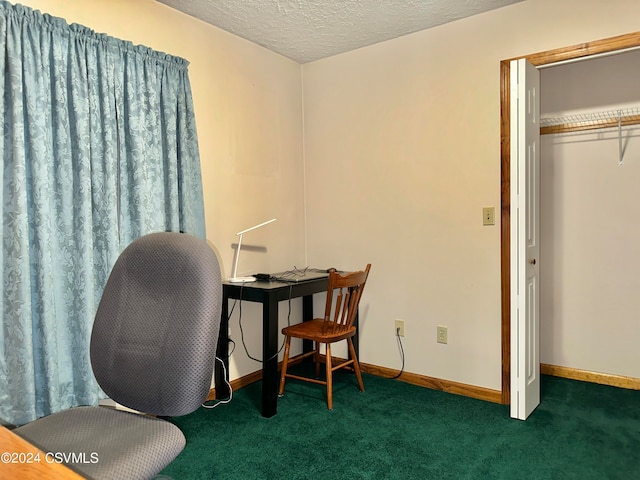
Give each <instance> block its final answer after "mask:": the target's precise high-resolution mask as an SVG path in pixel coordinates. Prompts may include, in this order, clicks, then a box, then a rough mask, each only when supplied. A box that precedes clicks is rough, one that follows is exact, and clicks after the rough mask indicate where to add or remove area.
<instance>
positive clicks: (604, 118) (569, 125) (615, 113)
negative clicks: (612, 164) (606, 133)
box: [540, 107, 640, 165]
mask: <svg viewBox="0 0 640 480" xmlns="http://www.w3.org/2000/svg"><path fill="white" fill-rule="evenodd" d="M638 124H640V107H630V108H624V109H619V110H607V111H602V112H589V113H580V114H574V115H565V116H561V117H547V118H542V117H541V118H540V134H541V135H545V134H552V133H569V132H580V131H584V130H598V129H603V128H617V129H618V165H622V164H623V156H624V148H623V145H622V127H628V126H632V125H638Z"/></svg>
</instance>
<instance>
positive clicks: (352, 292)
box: [324, 264, 371, 333]
mask: <svg viewBox="0 0 640 480" xmlns="http://www.w3.org/2000/svg"><path fill="white" fill-rule="evenodd" d="M370 269H371V264H368V265H367V267H366V268H365V269H364V270H362V271H358V272H351V273H346V274H344V275H341V274H339V273H338V272H337V271H335V270H332V271H331V272H330V273H329V286H328V289H327V304H326V306H325V315H324V319H325V320H330V321H331V328H332V330H333V333H337V332H340V331H344V330H348V329H349V328H351V327H352V326H353V322H354V321H355V318H356V313H357V312H358V304H359V303H360V298H361V297H362V292H363V290H364V286H365V283H366V282H367V277H368V276H369V270H370Z"/></svg>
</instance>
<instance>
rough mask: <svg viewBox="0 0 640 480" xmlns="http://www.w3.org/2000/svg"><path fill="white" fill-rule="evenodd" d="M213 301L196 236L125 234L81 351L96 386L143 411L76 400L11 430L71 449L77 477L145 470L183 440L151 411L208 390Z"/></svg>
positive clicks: (48, 446) (217, 298)
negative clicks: (86, 353) (130, 238)
mask: <svg viewBox="0 0 640 480" xmlns="http://www.w3.org/2000/svg"><path fill="white" fill-rule="evenodd" d="M221 303H222V282H221V278H220V268H219V264H218V260H217V258H216V255H215V254H214V252H213V251H212V250H211V248H210V247H209V246H208V245H207V244H206V243H205V242H203V241H201V240H199V239H197V238H195V237H192V236H189V235H185V234H181V233H168V232H163V233H152V234H150V235H146V236H143V237H141V238H139V239H137V240H135V241H134V242H133V243H131V244H130V245H129V246H128V247H127V248H126V249H125V250H124V251H123V252H122V254H121V255H120V257H119V258H118V260H117V261H116V264H115V265H114V267H113V270H112V272H111V275H110V276H109V279H108V281H107V284H106V286H105V289H104V292H103V294H102V299H101V300H100V304H99V306H98V310H97V313H96V317H95V321H94V325H93V330H92V334H91V344H90V357H91V366H92V368H93V372H94V374H95V377H96V379H97V381H98V383H99V384H100V386H101V387H102V389H103V390H104V392H105V393H106V394H107V395H109V397H111V398H112V399H113V400H115V401H116V402H118V403H120V404H121V405H124V406H126V407H129V408H131V409H134V410H137V411H139V412H144V413H146V414H148V415H140V414H135V413H129V412H125V411H122V410H115V409H112V408H107V407H77V408H73V409H70V410H66V411H63V412H59V413H55V414H53V415H50V416H47V417H43V418H40V419H38V420H36V421H34V422H31V423H29V424H27V425H24V426H22V427H19V428H17V429H15V430H14V431H15V432H16V433H17V434H18V435H20V436H21V437H24V438H26V439H27V440H29V441H30V442H31V443H33V444H34V445H36V446H37V447H39V448H40V449H41V450H43V451H44V452H67V453H69V454H71V455H75V461H72V462H71V463H68V465H69V466H70V468H72V469H74V470H76V471H77V472H78V473H80V474H81V475H83V476H88V477H91V478H96V479H117V480H124V479H126V480H133V479H148V478H153V477H154V476H155V475H156V474H158V473H159V472H160V471H161V470H162V469H163V468H165V467H166V466H167V465H168V464H169V463H170V462H171V461H172V460H173V459H174V458H175V457H176V456H177V455H178V454H179V453H180V452H181V451H182V449H183V448H184V446H185V443H186V442H185V437H184V435H183V434H182V432H181V431H180V430H179V429H178V427H176V426H175V425H173V424H172V423H170V422H168V421H166V420H164V419H161V418H157V417H174V416H180V415H185V414H188V413H191V412H193V411H194V410H196V409H197V408H198V407H199V406H200V405H201V404H202V402H203V401H205V399H206V397H207V395H208V393H209V389H210V387H211V378H212V375H213V363H214V360H215V351H216V345H217V342H218V331H219V328H220V308H221ZM151 415H154V416H156V417H154V416H151ZM71 458H72V459H73V457H71ZM78 460H80V461H79V463H78Z"/></svg>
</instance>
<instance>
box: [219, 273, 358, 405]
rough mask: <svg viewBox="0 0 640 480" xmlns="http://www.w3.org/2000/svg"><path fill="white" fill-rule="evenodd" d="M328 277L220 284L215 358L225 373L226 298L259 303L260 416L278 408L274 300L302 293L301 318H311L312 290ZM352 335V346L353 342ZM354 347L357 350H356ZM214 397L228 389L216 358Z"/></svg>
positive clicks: (319, 289)
mask: <svg viewBox="0 0 640 480" xmlns="http://www.w3.org/2000/svg"><path fill="white" fill-rule="evenodd" d="M328 283H329V279H328V278H320V279H316V280H307V281H303V282H298V283H284V282H263V281H256V282H251V283H245V284H242V283H230V282H223V284H222V321H221V323H220V334H219V338H218V358H221V359H222V360H223V361H224V363H225V368H226V372H227V376H226V379H227V380H228V376H229V373H228V372H229V300H230V299H238V300H240V301H248V302H259V303H262V359H263V360H262V416H263V417H272V416H273V415H275V414H276V413H277V408H278V386H279V385H278V384H279V382H280V376H279V375H278V355H277V353H278V333H279V330H278V302H281V301H284V300H288V299H289V298H297V297H302V319H303V320H311V319H312V318H313V294H314V293H320V292H325V291H326V290H327V285H328ZM356 337H357V336H356ZM356 337H354V346H356V345H357V343H355V342H357V340H356ZM356 351H357V350H356ZM215 389H216V397H217V398H226V397H228V395H229V389H228V387H227V385H226V383H225V372H224V370H223V368H222V366H220V364H219V363H218V362H216V369H215Z"/></svg>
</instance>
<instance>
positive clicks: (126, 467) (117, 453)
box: [14, 407, 186, 480]
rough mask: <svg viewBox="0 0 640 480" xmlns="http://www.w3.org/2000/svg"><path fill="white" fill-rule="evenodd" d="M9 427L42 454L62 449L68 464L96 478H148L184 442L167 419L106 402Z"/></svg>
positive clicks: (165, 462)
mask: <svg viewBox="0 0 640 480" xmlns="http://www.w3.org/2000/svg"><path fill="white" fill-rule="evenodd" d="M14 432H15V433H16V434H17V435H19V436H21V437H23V438H25V439H27V440H29V441H30V442H31V443H33V444H34V445H35V446H37V447H38V448H40V449H41V450H42V451H44V452H45V454H46V453H47V452H51V453H52V454H59V455H61V454H63V453H64V454H67V459H70V460H71V461H65V462H64V463H65V464H67V465H68V466H69V467H70V468H72V469H73V470H75V471H77V472H78V473H80V474H82V475H84V476H89V477H91V478H100V479H118V480H122V479H127V480H133V479H149V478H153V477H154V476H155V475H157V474H158V473H159V472H160V471H161V470H163V469H164V468H165V467H166V466H167V465H169V463H171V461H172V460H173V459H174V458H175V457H177V456H178V454H179V453H180V452H181V451H182V449H183V448H184V446H185V444H186V440H185V437H184V435H183V433H182V432H181V431H180V429H179V428H178V427H176V426H175V425H173V424H172V423H170V422H168V421H166V420H161V419H158V418H154V417H149V416H146V415H139V414H136V413H130V412H123V411H121V410H115V409H112V408H107V407H78V408H73V409H71V410H65V411H62V412H59V413H55V414H53V415H49V416H47V417H43V418H40V419H38V420H36V421H34V422H31V423H28V424H26V425H24V426H22V427H19V428H16V429H15V430H14ZM78 445H82V448H79V447H78Z"/></svg>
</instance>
